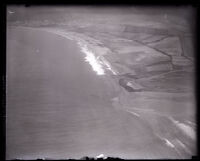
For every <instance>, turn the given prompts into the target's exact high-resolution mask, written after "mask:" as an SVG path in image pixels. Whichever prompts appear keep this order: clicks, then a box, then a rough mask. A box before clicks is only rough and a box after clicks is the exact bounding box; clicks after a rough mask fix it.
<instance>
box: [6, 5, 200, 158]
mask: <svg viewBox="0 0 200 161" xmlns="http://www.w3.org/2000/svg"><path fill="white" fill-rule="evenodd" d="M194 26H195V10H194V9H193V8H192V7H191V6H182V7H161V6H160V7H159V6H157V7H155V6H149V7H147V6H146V7H139V6H129V7H122V6H121V7H119V6H118V7H115V6H112V7H111V6H104V7H100V6H82V7H81V6H40V7H39V6H33V7H24V6H8V7H7V40H6V44H7V52H6V56H7V62H6V66H7V68H6V69H7V71H6V78H7V80H6V92H7V94H6V159H8V160H10V159H38V158H47V159H71V158H73V159H80V158H82V157H85V156H88V157H95V158H106V157H119V158H123V159H163V158H164V159H188V158H191V157H192V156H194V155H196V118H195V115H196V109H195V108H196V101H195V83H194V80H195V57H194V49H195V46H194V35H195V34H194V33H195V30H194Z"/></svg>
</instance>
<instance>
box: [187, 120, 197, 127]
mask: <svg viewBox="0 0 200 161" xmlns="http://www.w3.org/2000/svg"><path fill="white" fill-rule="evenodd" d="M186 122H187V123H188V124H190V125H192V126H196V123H194V122H191V121H188V120H187V121H186Z"/></svg>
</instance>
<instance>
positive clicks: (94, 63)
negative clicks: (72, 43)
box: [78, 42, 105, 75]
mask: <svg viewBox="0 0 200 161" xmlns="http://www.w3.org/2000/svg"><path fill="white" fill-rule="evenodd" d="M78 44H79V46H80V48H81V51H82V52H83V53H85V54H86V57H85V61H86V62H89V64H90V65H91V67H92V69H93V70H94V71H95V72H96V73H97V75H105V71H104V69H103V67H102V65H101V63H99V61H98V59H97V58H96V57H95V55H94V53H93V52H92V51H90V50H89V49H88V47H87V45H86V44H82V43H81V42H78Z"/></svg>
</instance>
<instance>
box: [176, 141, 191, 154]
mask: <svg viewBox="0 0 200 161" xmlns="http://www.w3.org/2000/svg"><path fill="white" fill-rule="evenodd" d="M176 141H177V142H178V143H179V145H180V146H181V147H182V148H183V149H184V150H185V151H186V152H187V153H189V154H192V152H191V151H190V150H189V149H188V148H187V147H186V145H185V144H183V143H182V142H181V141H180V140H179V139H176Z"/></svg>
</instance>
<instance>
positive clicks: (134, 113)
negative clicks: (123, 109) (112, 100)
mask: <svg viewBox="0 0 200 161" xmlns="http://www.w3.org/2000/svg"><path fill="white" fill-rule="evenodd" d="M127 112H129V113H131V114H133V115H135V116H137V117H140V115H139V114H137V113H136V112H133V111H128V110H127Z"/></svg>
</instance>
